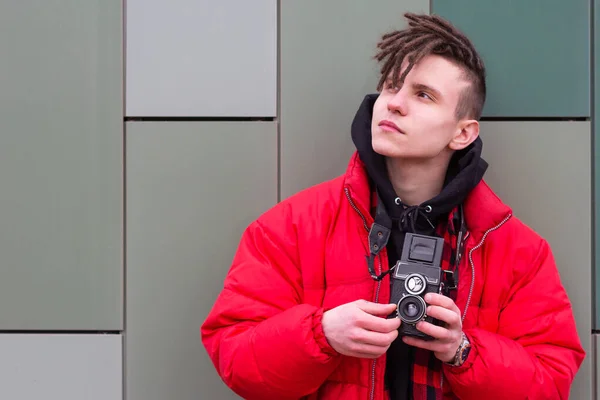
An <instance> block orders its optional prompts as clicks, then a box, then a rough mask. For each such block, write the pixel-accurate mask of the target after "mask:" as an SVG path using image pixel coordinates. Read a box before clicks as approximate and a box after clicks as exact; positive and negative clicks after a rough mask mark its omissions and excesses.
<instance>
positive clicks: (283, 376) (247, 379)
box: [201, 207, 340, 400]
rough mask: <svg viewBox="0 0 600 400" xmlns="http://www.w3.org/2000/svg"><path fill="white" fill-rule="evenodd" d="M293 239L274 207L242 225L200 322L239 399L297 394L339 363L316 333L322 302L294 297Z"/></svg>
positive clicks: (298, 291) (297, 280) (298, 293)
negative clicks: (229, 264) (220, 282)
mask: <svg viewBox="0 0 600 400" xmlns="http://www.w3.org/2000/svg"><path fill="white" fill-rule="evenodd" d="M282 208H283V207H278V208H277V210H281V209H282ZM296 245H297V242H296V233H295V229H294V228H293V226H291V223H290V222H289V218H288V217H286V216H285V215H283V212H281V211H278V212H275V211H272V212H270V213H268V214H267V217H265V218H262V219H259V221H256V222H254V223H253V224H252V225H251V226H249V227H248V229H247V230H246V232H245V233H244V234H243V236H242V239H241V243H240V246H239V248H238V250H237V253H236V255H235V257H234V260H233V264H232V267H231V269H230V271H229V273H228V275H227V277H226V280H225V283H224V288H223V291H222V292H221V294H220V295H219V296H218V298H217V300H216V303H215V304H214V306H213V309H212V310H211V312H210V313H209V315H208V317H207V319H206V320H205V322H204V324H203V325H202V327H201V336H202V342H203V344H204V346H205V347H206V350H207V352H208V354H209V356H210V358H211V360H212V362H213V364H214V366H215V368H216V369H217V372H218V373H219V375H220V376H221V378H222V379H223V381H224V382H225V383H226V384H227V386H229V387H230V388H231V389H232V390H233V391H235V392H236V393H237V394H238V395H240V396H242V397H243V398H244V399H249V400H252V399H298V398H300V397H302V396H305V395H307V394H310V393H312V392H314V391H316V390H317V389H318V388H319V386H321V385H322V384H323V382H324V381H325V379H326V378H327V377H328V376H329V375H330V374H331V373H332V372H333V370H334V369H335V368H336V366H337V365H338V363H339V359H340V356H339V355H338V353H337V352H336V351H335V350H333V349H332V348H331V347H330V346H329V344H328V342H327V340H326V339H325V336H324V334H323V330H322V327H321V318H322V316H323V309H322V308H319V307H315V306H312V305H308V304H302V298H303V289H302V276H301V272H300V270H299V265H298V264H299V262H298V258H297V247H296Z"/></svg>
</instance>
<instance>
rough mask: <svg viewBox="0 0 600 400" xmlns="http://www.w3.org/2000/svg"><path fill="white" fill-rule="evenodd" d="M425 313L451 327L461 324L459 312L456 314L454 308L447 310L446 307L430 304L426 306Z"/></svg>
mask: <svg viewBox="0 0 600 400" xmlns="http://www.w3.org/2000/svg"><path fill="white" fill-rule="evenodd" d="M427 315H428V316H430V317H433V318H435V319H439V320H440V321H442V322H445V323H447V324H448V325H450V326H451V327H458V326H461V321H460V314H457V313H456V311H454V310H448V309H447V308H442V307H440V306H431V305H430V306H429V307H427Z"/></svg>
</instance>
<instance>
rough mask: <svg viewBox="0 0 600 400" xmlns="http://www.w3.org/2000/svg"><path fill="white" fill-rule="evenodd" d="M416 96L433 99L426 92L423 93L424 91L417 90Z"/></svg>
mask: <svg viewBox="0 0 600 400" xmlns="http://www.w3.org/2000/svg"><path fill="white" fill-rule="evenodd" d="M417 96H419V97H422V98H424V99H427V100H433V99H432V98H431V96H429V95H428V94H427V93H425V92H419V93H418V94H417Z"/></svg>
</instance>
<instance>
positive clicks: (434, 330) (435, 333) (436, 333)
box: [417, 322, 452, 341]
mask: <svg viewBox="0 0 600 400" xmlns="http://www.w3.org/2000/svg"><path fill="white" fill-rule="evenodd" d="M417 329H418V330H419V331H421V332H423V333H424V334H426V335H429V336H431V337H433V338H435V339H438V340H441V341H450V340H452V331H450V330H449V329H446V328H443V327H441V326H436V325H433V324H430V323H429V322H419V323H418V324H417Z"/></svg>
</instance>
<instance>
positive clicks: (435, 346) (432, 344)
mask: <svg viewBox="0 0 600 400" xmlns="http://www.w3.org/2000/svg"><path fill="white" fill-rule="evenodd" d="M402 341H403V342H404V343H406V344H407V345H409V346H414V347H418V348H420V349H425V350H430V351H434V352H437V351H441V350H443V344H442V343H440V342H439V341H437V340H431V341H428V340H422V339H417V338H415V337H412V336H404V337H402Z"/></svg>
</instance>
